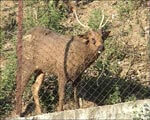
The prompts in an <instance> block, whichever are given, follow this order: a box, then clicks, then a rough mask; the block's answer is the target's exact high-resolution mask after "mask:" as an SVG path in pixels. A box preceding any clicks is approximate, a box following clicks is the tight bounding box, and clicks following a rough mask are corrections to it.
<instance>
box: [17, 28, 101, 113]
mask: <svg viewBox="0 0 150 120" xmlns="http://www.w3.org/2000/svg"><path fill="white" fill-rule="evenodd" d="M99 50H100V51H103V40H102V34H101V31H99V32H95V31H89V32H87V33H85V34H84V35H79V36H75V37H72V36H65V35H60V34H58V33H55V32H53V31H51V30H48V29H45V28H42V27H36V28H34V29H32V30H31V31H30V32H29V33H28V34H27V35H26V36H25V37H24V39H23V65H22V69H23V70H22V81H21V82H22V83H21V85H22V86H21V90H19V89H20V86H18V85H17V93H16V101H17V104H16V110H17V112H16V113H17V114H20V113H21V101H22V94H23V92H24V89H25V87H26V85H27V83H28V81H29V78H30V76H31V74H33V73H34V72H35V71H40V73H49V74H55V75H57V76H58V86H59V88H58V95H59V106H58V110H59V111H61V110H63V104H64V94H65V93H64V88H65V84H66V82H67V81H73V85H74V93H75V96H74V98H75V102H76V106H77V107H79V104H78V100H77V95H76V85H77V83H78V82H79V81H80V76H81V74H82V73H83V72H84V70H85V69H86V68H87V67H89V65H91V64H92V63H93V62H94V61H95V60H96V59H97V58H98V56H99V53H98V51H99ZM41 78H42V77H41ZM40 84H41V82H40ZM34 86H35V85H34ZM39 87H40V85H39V86H38V89H39ZM33 88H34V87H32V91H34V90H33ZM36 95H38V92H37V93H36ZM36 95H35V96H36ZM34 99H36V98H34ZM37 99H38V98H37ZM36 106H37V103H36ZM39 109H40V107H39ZM36 111H40V110H36Z"/></svg>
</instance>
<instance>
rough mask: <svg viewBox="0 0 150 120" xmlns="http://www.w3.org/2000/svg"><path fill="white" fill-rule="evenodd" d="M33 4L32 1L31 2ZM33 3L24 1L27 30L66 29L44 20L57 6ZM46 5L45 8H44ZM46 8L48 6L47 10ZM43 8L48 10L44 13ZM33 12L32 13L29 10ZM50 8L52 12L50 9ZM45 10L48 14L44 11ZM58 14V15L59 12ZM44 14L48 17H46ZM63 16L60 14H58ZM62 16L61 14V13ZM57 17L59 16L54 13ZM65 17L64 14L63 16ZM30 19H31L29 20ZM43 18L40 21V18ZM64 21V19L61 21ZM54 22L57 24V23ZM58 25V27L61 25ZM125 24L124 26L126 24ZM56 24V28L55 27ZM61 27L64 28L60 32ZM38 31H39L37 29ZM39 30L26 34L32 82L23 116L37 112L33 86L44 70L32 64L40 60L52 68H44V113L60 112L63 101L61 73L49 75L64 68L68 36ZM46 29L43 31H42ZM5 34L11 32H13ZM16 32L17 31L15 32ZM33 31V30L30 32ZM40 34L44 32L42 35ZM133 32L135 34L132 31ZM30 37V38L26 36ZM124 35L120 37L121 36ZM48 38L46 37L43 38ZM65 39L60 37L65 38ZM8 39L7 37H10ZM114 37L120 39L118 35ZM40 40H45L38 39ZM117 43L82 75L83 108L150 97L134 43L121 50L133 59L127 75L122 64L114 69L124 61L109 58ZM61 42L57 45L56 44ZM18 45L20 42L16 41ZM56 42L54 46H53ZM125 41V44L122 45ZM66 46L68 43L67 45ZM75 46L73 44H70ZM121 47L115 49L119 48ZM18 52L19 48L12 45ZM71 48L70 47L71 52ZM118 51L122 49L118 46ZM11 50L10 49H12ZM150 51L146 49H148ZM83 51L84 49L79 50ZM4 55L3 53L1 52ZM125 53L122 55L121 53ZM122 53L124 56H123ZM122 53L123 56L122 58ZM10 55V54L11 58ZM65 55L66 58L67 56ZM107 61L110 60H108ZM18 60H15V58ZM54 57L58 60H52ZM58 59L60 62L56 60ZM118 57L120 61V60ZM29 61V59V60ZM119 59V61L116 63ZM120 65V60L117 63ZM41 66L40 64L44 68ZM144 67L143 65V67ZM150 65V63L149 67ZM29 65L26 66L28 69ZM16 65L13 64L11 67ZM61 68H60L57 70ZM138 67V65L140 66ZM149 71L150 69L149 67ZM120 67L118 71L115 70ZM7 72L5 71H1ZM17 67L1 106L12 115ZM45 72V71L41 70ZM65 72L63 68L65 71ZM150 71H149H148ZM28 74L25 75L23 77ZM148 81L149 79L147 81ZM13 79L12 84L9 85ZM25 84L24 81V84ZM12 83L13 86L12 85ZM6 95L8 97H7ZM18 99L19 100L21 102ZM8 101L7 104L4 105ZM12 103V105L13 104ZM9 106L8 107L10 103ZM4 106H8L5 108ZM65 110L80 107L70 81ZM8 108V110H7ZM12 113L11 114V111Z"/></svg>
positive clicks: (41, 93) (25, 96) (79, 88)
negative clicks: (140, 72)
mask: <svg viewBox="0 0 150 120" xmlns="http://www.w3.org/2000/svg"><path fill="white" fill-rule="evenodd" d="M31 3H32V2H31ZM29 4H30V3H28V2H24V6H26V7H24V16H25V17H24V21H23V26H24V29H23V30H24V32H25V33H26V32H27V31H29V28H32V27H33V26H38V25H48V28H50V29H52V31H57V32H60V31H61V32H62V29H64V27H62V26H61V27H58V26H60V24H59V25H58V24H56V23H52V25H51V24H50V25H49V24H48V22H49V21H48V22H47V20H48V19H44V17H45V15H46V16H49V17H50V16H51V15H52V16H53V14H51V13H52V12H53V11H52V10H53V9H55V8H53V9H50V8H49V6H48V5H47V4H41V5H40V2H37V3H36V5H37V6H35V4H33V3H32V5H33V6H28V5H29ZM41 6H42V7H41ZM43 7H45V9H43ZM43 10H45V11H44V12H43ZM29 11H30V12H29ZM40 11H42V14H39V13H40ZM47 11H48V12H47ZM43 13H44V14H43ZM56 14H57V11H56V12H55V15H56ZM57 15H58V14H57ZM42 16H44V17H42ZM58 16H59V15H58ZM60 16H61V15H60ZM53 17H55V16H53ZM61 17H62V16H61ZM29 19H30V20H29ZM39 19H40V20H39ZM54 21H56V20H55V19H54V20H53V19H52V18H51V21H50V22H54ZM58 22H60V21H58ZM53 25H54V26H53ZM57 25H58V26H57ZM122 26H123V25H122ZM54 27H56V28H55V29H54ZM59 30H60V31H59ZM33 32H36V31H33ZM37 32H39V33H34V34H35V36H36V34H37V36H38V37H37V38H32V37H31V39H30V36H28V35H24V38H23V54H22V55H23V57H24V58H23V63H22V66H23V70H24V71H23V73H22V74H23V75H24V74H26V73H29V72H30V75H29V76H30V78H28V79H30V81H29V82H28V83H27V86H26V87H25V92H24V94H23V100H22V105H23V108H22V116H27V115H35V111H34V110H35V108H36V106H35V102H34V99H33V95H32V90H31V88H32V85H33V84H34V82H35V80H36V79H35V78H36V77H35V76H36V75H37V73H38V72H39V71H40V70H39V69H38V70H37V71H36V72H35V71H32V67H34V68H35V67H37V68H38V67H39V66H36V65H37V63H40V64H39V65H41V66H42V67H43V66H44V67H46V68H43V69H50V68H51V69H50V71H46V72H45V71H44V73H45V77H44V80H43V82H42V85H41V87H40V91H39V93H38V94H39V97H40V105H41V110H42V113H47V112H55V111H57V107H58V102H59V95H58V82H60V81H61V80H59V79H58V78H57V77H58V75H57V74H49V73H50V72H51V70H52V69H55V70H52V71H59V70H61V68H57V67H56V65H57V64H58V63H56V62H57V61H58V60H62V59H61V57H62V56H64V54H63V52H62V51H61V50H62V48H65V47H66V46H64V42H62V41H63V40H64V41H65V39H68V37H66V38H65V37H64V38H63V37H61V35H60V34H57V32H56V33H53V32H52V33H51V31H47V29H44V32H43V31H37ZM42 32H43V33H42ZM5 34H9V31H8V32H7V33H5ZM11 34H13V35H14V34H15V35H16V31H15V32H13V33H11ZM29 34H30V33H29ZM38 34H41V36H39V35H38ZM131 34H132V33H131ZM44 36H49V37H51V39H50V40H52V41H50V42H48V41H46V40H45V39H46V38H44ZM25 37H26V39H25ZM119 37H120V36H119ZM43 38H44V39H43ZM62 38H63V40H59V39H62ZM6 39H7V38H4V40H6ZM71 39H72V37H70V38H69V39H68V40H67V41H71ZM114 39H118V38H117V37H116V38H114ZM36 40H41V41H42V42H40V41H36ZM54 40H57V42H53V41H54ZM113 42H115V41H110V42H109V45H110V46H108V47H106V50H105V51H104V53H102V55H101V56H100V57H99V58H98V59H97V60H95V62H94V64H92V65H91V66H90V67H89V68H88V69H86V70H85V71H84V72H83V74H82V76H81V81H79V82H78V83H77V96H78V97H79V105H80V108H88V107H93V106H100V105H108V104H116V103H121V102H126V101H133V100H138V99H146V98H150V87H149V79H147V76H146V77H145V78H144V80H145V81H144V82H143V81H140V79H139V78H138V75H137V73H136V71H135V70H134V69H132V67H133V64H137V61H138V62H139V60H141V59H140V57H141V55H140V56H139V53H136V51H137V50H136V49H135V48H134V46H131V47H132V48H133V49H134V50H133V49H132V50H131V51H130V50H129V49H128V47H129V46H130V45H128V44H126V45H125V47H124V48H123V49H122V51H121V52H123V53H125V54H126V58H129V60H131V62H130V64H129V65H128V68H127V72H126V75H125V77H121V76H120V73H121V70H120V69H119V66H117V68H115V69H112V68H111V67H110V66H111V62H112V63H113V64H114V66H113V67H116V66H115V65H116V63H115V62H118V61H119V60H120V58H118V56H117V55H116V56H113V55H109V57H106V56H107V55H108V54H109V53H108V51H107V50H108V49H109V47H113V45H114V44H113ZM56 43H57V44H56ZM15 44H16V42H15ZM50 44H52V45H50ZM120 44H121V45H120ZM65 45H66V44H65ZM115 45H116V46H117V45H118V46H117V47H120V46H121V47H122V43H121V42H119V43H118V42H116V43H115ZM70 46H71V43H70ZM117 47H116V48H115V49H117ZM60 48H61V49H60ZM11 49H13V50H14V51H15V48H11ZM69 49H70V48H69V47H68V50H67V51H69ZM76 49H79V50H80V49H81V51H82V48H81V47H80V45H77V46H76ZM117 50H118V49H117ZM2 51H5V48H3V49H2ZM8 51H9V50H8ZM145 51H146V50H145ZM78 52H80V51H78ZM1 53H2V54H4V53H3V52H1ZM12 54H15V53H14V52H10V53H9V54H7V55H12ZM113 54H117V51H115V52H114V53H113ZM77 55H78V56H77V57H75V58H74V59H72V61H78V57H82V56H80V54H77ZM121 55H122V54H121ZM121 55H120V56H121ZM120 56H119V57H120ZM7 58H8V57H7ZM64 58H65V57H64ZM105 58H107V60H110V62H109V63H108V61H106V59H105ZM14 59H15V60H14ZM14 59H13V60H12V59H10V61H11V62H10V63H11V65H14V64H16V63H15V62H13V61H16V58H15V57H14ZM52 60H54V61H52ZM55 60H56V61H55ZM117 60H118V61H117ZM26 61H29V62H26ZM48 61H49V62H52V63H53V64H48ZM114 61H115V62H114ZM148 62H149V59H148V60H147V61H145V64H144V65H143V66H144V67H147V64H149V63H148ZM25 63H30V64H25ZM59 63H60V65H59V66H62V67H63V68H64V61H59ZM72 65H73V66H75V65H76V62H75V63H72ZM117 65H118V63H117ZM41 66H40V67H41ZM139 67H140V66H139ZM148 67H149V66H148ZM24 68H25V69H24ZM11 69H12V68H11V67H10V68H9V70H11ZM56 69H58V70H56ZM137 69H138V68H137ZM147 69H148V70H149V68H147ZM113 70H116V71H113ZM2 72H3V71H2V70H1V73H2ZM15 72H16V69H15V68H13V70H12V71H10V73H13V74H12V75H13V76H8V77H7V78H6V77H2V78H3V79H6V80H8V82H7V83H6V84H5V85H4V86H6V87H7V88H8V87H10V89H9V90H8V89H6V87H4V86H3V88H2V90H3V91H5V89H6V90H8V94H7V95H6V93H5V95H4V93H3V94H2V93H1V96H2V97H1V96H0V97H1V99H0V107H1V108H2V110H0V113H1V114H0V115H2V116H3V115H4V114H8V113H9V112H10V111H12V110H13V109H14V108H15V107H14V106H15V87H16V84H15V80H14V79H13V80H12V81H11V82H10V81H9V79H8V78H15V76H16V74H15ZM40 72H41V71H40ZM62 72H63V71H62ZM148 73H149V71H148ZM2 74H3V75H2V76H6V75H7V73H5V72H4V73H2ZM24 77H26V76H23V78H24ZM146 81H147V82H146ZM9 82H10V85H9V84H8V83H9ZM22 84H23V83H22ZM8 85H9V86H8ZM3 96H5V97H3ZM17 102H18V101H16V103H17ZM4 104H5V105H4ZM9 104H11V106H9ZM6 105H8V106H6ZM4 107H7V109H6V110H5V108H4ZM63 109H64V110H70V109H76V103H75V100H74V92H73V82H72V81H69V80H68V81H67V82H66V85H65V97H64V105H63ZM3 110H4V112H5V113H4V112H3ZM7 112H8V113H7Z"/></svg>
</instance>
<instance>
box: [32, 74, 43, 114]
mask: <svg viewBox="0 0 150 120" xmlns="http://www.w3.org/2000/svg"><path fill="white" fill-rule="evenodd" d="M43 80H44V73H41V74H39V75H38V76H37V77H36V81H35V83H34V84H33V85H32V88H31V89H32V95H33V99H34V102H35V113H36V114H41V106H40V102H39V95H38V93H39V90H40V87H41V84H42V81H43Z"/></svg>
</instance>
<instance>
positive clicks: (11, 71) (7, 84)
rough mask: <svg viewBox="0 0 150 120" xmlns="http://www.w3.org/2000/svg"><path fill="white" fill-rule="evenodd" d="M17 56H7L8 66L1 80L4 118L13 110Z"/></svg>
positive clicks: (2, 72) (1, 112)
mask: <svg viewBox="0 0 150 120" xmlns="http://www.w3.org/2000/svg"><path fill="white" fill-rule="evenodd" d="M15 72H16V55H15V53H14V52H13V53H11V54H8V55H7V64H6V66H5V68H4V69H3V70H2V71H1V80H0V116H4V115H6V114H8V113H9V111H10V110H12V103H11V102H13V100H12V99H13V98H12V97H13V96H12V94H13V92H14V90H15Z"/></svg>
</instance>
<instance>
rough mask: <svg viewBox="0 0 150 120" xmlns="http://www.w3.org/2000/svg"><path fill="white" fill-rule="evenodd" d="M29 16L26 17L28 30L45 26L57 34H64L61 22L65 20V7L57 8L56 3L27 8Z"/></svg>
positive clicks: (25, 23) (25, 24)
mask: <svg viewBox="0 0 150 120" xmlns="http://www.w3.org/2000/svg"><path fill="white" fill-rule="evenodd" d="M26 13H27V15H26V17H25V19H24V20H25V22H24V26H25V29H26V30H29V29H31V28H32V27H34V26H44V27H46V28H49V29H52V30H54V31H57V32H61V33H62V32H63V31H64V27H63V26H62V25H61V21H62V20H63V19H65V16H66V13H67V10H66V9H65V8H64V7H63V5H62V7H60V9H58V8H56V7H55V5H54V3H52V2H49V3H48V4H45V3H43V5H42V7H41V6H36V7H32V6H30V7H27V11H26Z"/></svg>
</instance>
